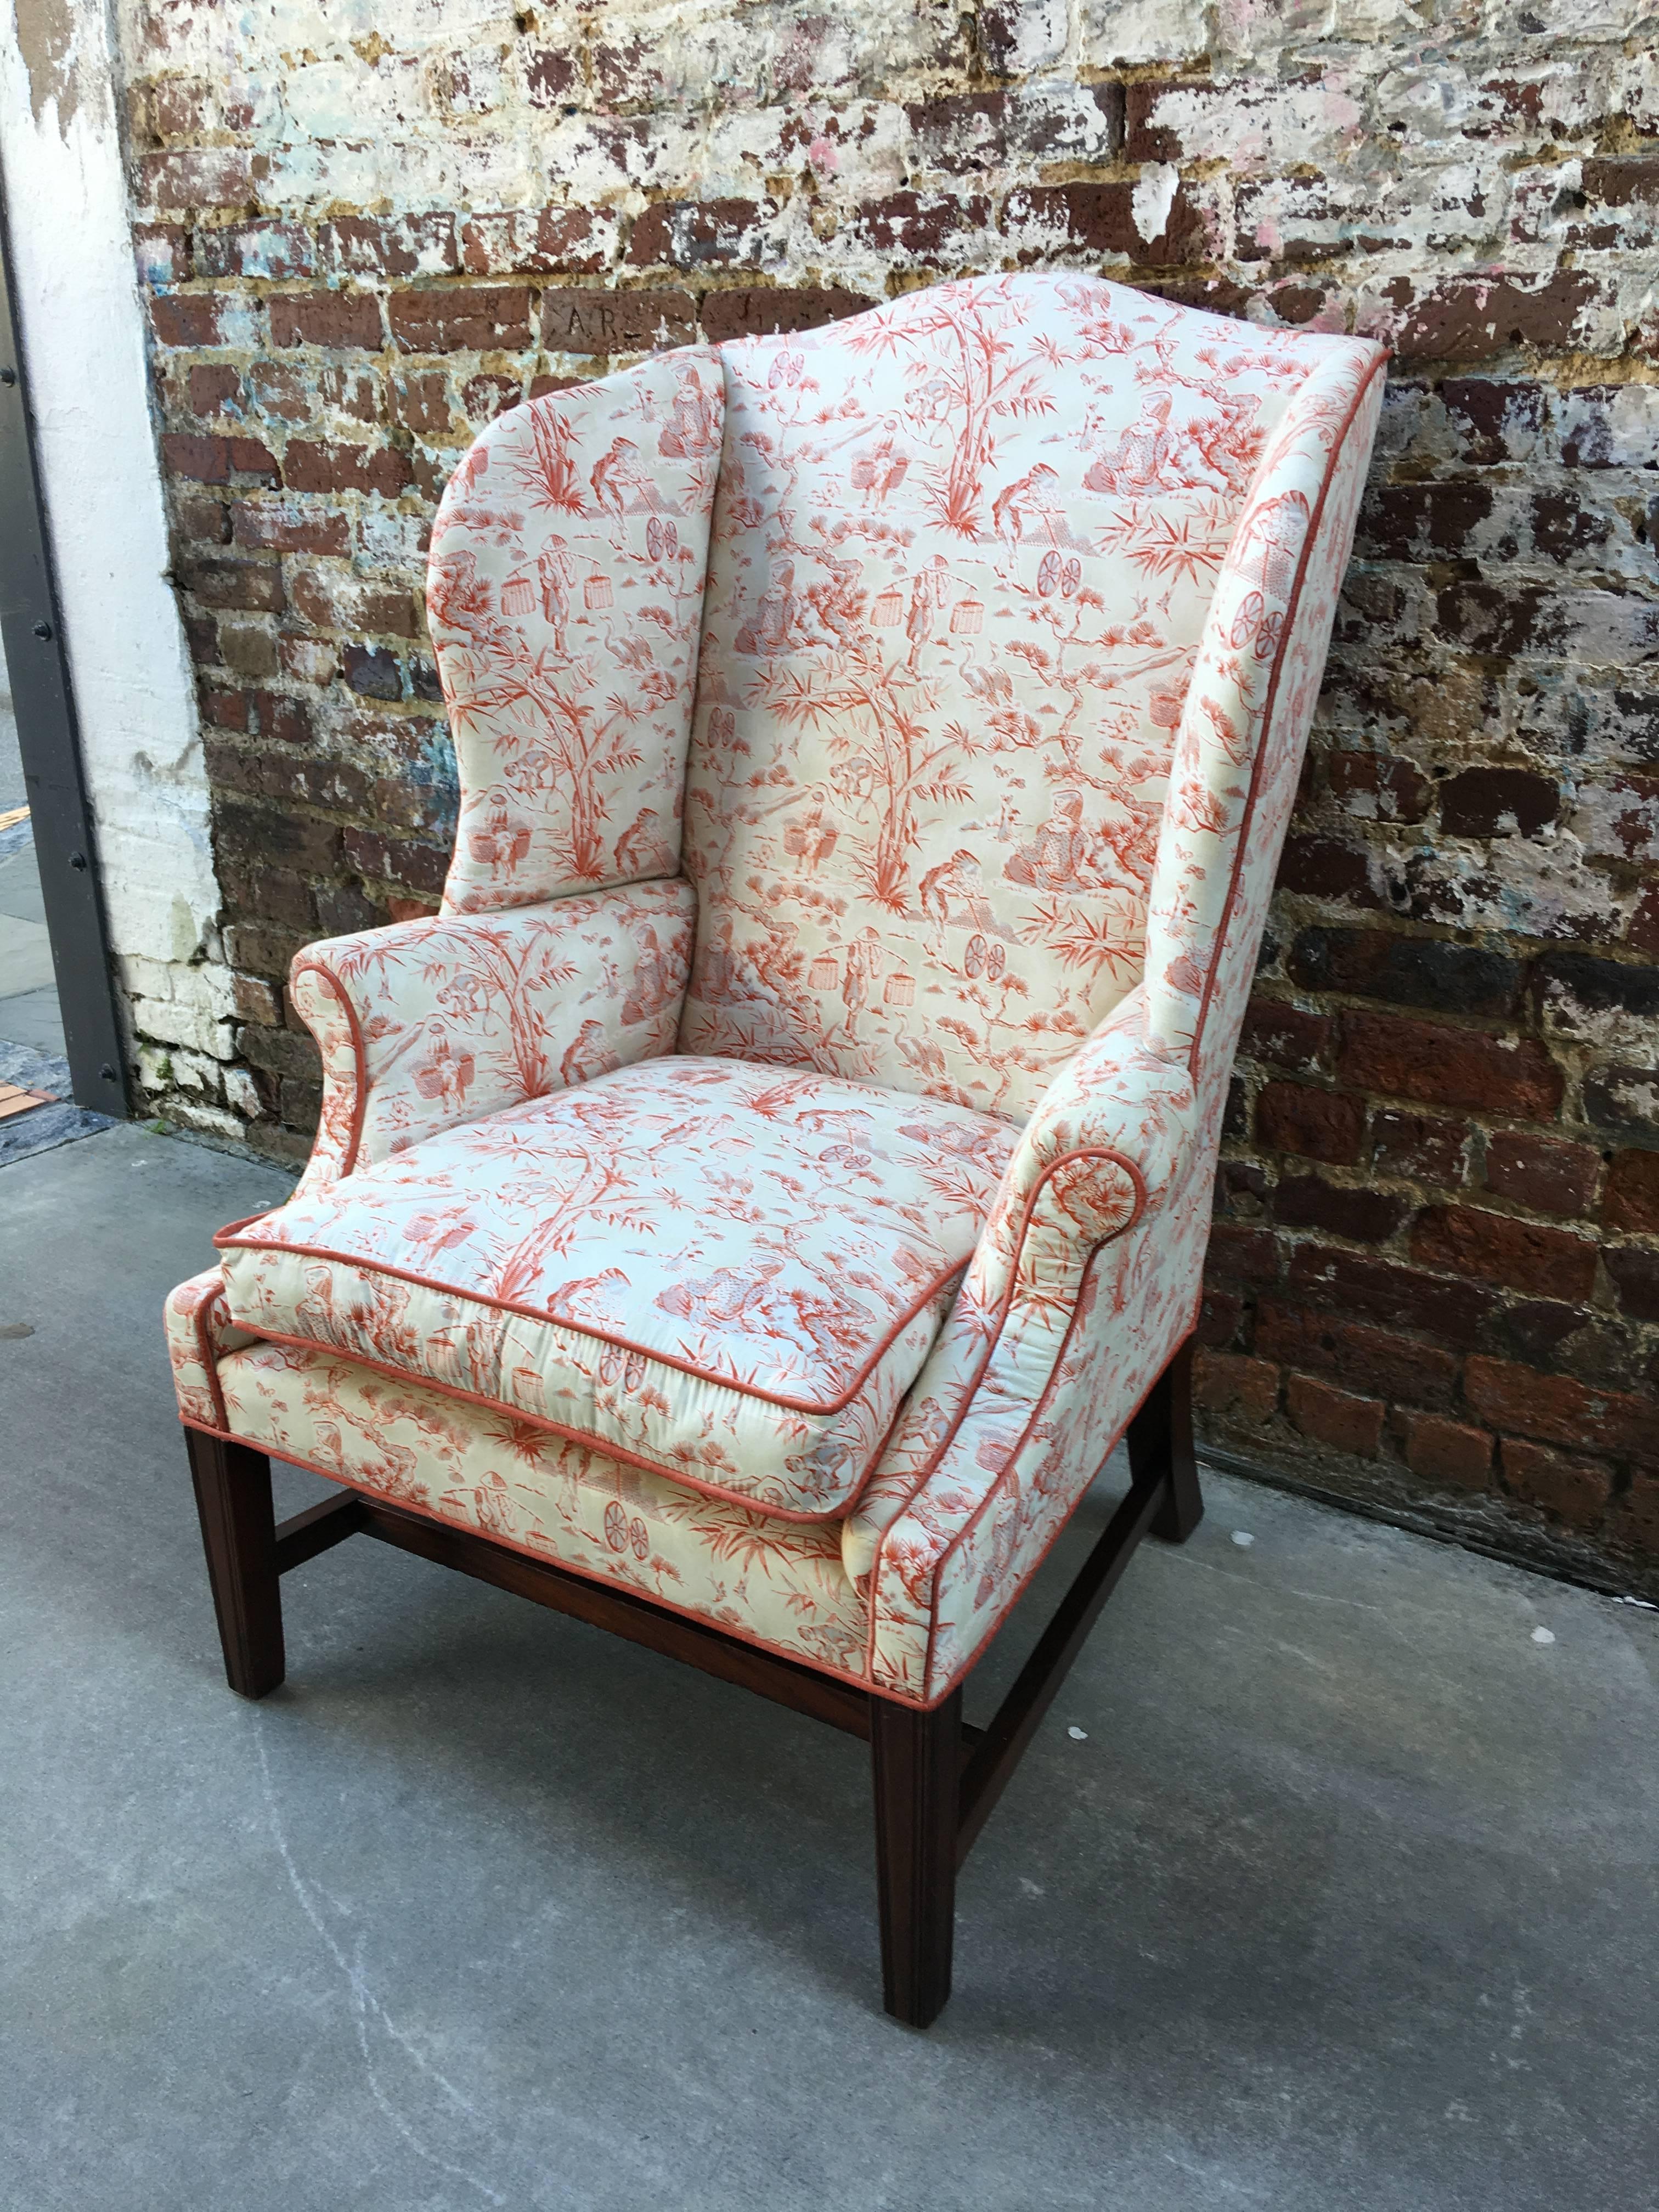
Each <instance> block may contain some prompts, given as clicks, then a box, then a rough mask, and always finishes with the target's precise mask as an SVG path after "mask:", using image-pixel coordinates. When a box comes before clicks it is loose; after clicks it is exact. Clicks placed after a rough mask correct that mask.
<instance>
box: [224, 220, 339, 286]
mask: <svg viewBox="0 0 1659 2212" xmlns="http://www.w3.org/2000/svg"><path fill="white" fill-rule="evenodd" d="M195 245H196V266H197V270H198V272H199V273H200V274H201V275H202V276H263V277H266V278H269V279H270V281H272V282H273V283H280V282H281V281H283V279H284V278H287V277H292V276H310V275H311V273H312V271H313V269H314V268H315V267H316V255H315V253H314V252H313V248H312V243H311V234H310V233H309V232H308V231H307V229H306V228H304V226H303V225H302V224H301V223H297V222H234V223H228V224H225V225H223V226H222V227H221V228H217V229H203V230H198V231H197V233H196V237H195Z"/></svg>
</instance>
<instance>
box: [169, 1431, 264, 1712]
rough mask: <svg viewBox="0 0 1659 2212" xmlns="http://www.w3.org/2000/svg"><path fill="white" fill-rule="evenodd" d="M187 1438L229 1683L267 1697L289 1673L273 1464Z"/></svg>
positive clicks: (241, 1450) (215, 1442) (221, 1443)
mask: <svg viewBox="0 0 1659 2212" xmlns="http://www.w3.org/2000/svg"><path fill="white" fill-rule="evenodd" d="M185 1441H186V1443H188V1445H189V1447H190V1472H191V1480H192V1481H193V1482H194V1483H195V1485H196V1510H197V1513H198V1514H199V1515H200V1516H201V1520H202V1545H203V1548H204V1551H205V1552H206V1553H207V1568H208V1581H209V1582H210V1583H211V1585H212V1588H213V1610H214V1612H215V1613H216V1614H217V1616H218V1620H219V1641H220V1643H221V1644H222V1645H223V1647H224V1654H225V1674H226V1678H227V1679H228V1681H229V1683H230V1686H231V1688H232V1689H233V1690H237V1691H240V1693H241V1694H242V1696H243V1697H245V1698H263V1697H264V1694H265V1692H266V1691H267V1690H274V1689H275V1688H276V1685H277V1684H278V1683H279V1682H280V1681H281V1680H282V1679H283V1674H284V1673H285V1672H286V1671H287V1661H286V1658H285V1656H284V1654H283V1600H282V1589H281V1583H280V1582H279V1580H278V1577H277V1572H276V1516H275V1512H274V1510H273V1507H272V1504H271V1497H270V1461H269V1460H268V1459H267V1458H266V1456H265V1455H264V1452H258V1451H252V1450H250V1449H249V1448H248V1447H247V1445H246V1444H235V1443H226V1442H225V1440H224V1439H223V1438H222V1437H204V1435H203V1434H202V1432H201V1431H200V1430H199V1429H186V1430H185Z"/></svg>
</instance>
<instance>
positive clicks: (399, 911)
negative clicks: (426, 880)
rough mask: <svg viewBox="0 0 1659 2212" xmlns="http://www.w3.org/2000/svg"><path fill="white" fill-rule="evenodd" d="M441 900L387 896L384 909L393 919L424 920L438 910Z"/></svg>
mask: <svg viewBox="0 0 1659 2212" xmlns="http://www.w3.org/2000/svg"><path fill="white" fill-rule="evenodd" d="M440 905H441V902H440V901H439V900H437V899H429V898H389V899H388V900H387V901H386V912H387V913H388V914H389V915H391V916H392V920H393V921H426V920H427V919H428V917H429V916H430V915H435V914H436V913H437V912H438V910H439V907H440Z"/></svg>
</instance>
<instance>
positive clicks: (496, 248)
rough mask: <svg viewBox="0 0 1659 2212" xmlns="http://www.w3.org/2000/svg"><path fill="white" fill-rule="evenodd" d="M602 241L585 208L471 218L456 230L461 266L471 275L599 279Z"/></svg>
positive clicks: (545, 209)
mask: <svg viewBox="0 0 1659 2212" xmlns="http://www.w3.org/2000/svg"><path fill="white" fill-rule="evenodd" d="M461 265H462V267H463V268H464V269H465V270H466V272H467V274H468V276H598V275H599V271H600V270H602V269H603V268H604V267H605V251H604V240H603V236H602V234H601V233H600V232H599V228H598V226H597V223H596V220H595V218H594V216H592V214H591V213H590V212H589V210H587V209H586V208H542V209H538V210H534V211H533V212H532V211H531V210H526V211H525V212H524V213H522V214H511V215H478V216H470V217H469V218H468V219H467V221H466V222H465V223H463V224H462V226H461Z"/></svg>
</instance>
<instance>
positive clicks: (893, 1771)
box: [870, 1690, 962, 2027]
mask: <svg viewBox="0 0 1659 2212" xmlns="http://www.w3.org/2000/svg"><path fill="white" fill-rule="evenodd" d="M870 1723H871V1725H870V1748H871V1752H872V1755H873V1757H872V1763H873V1766H874V1771H875V1784H876V1881H877V1887H878V1892H879V1894H880V1905H881V1978H882V1994H883V1997H884V2002H885V2003H886V2007H887V2009H888V2011H889V2012H890V2013H891V2014H892V2015H893V2017H894V2018H895V2019H896V2020H902V2021H904V2022H905V2023H906V2024H907V2026H908V2027H932V2026H933V2022H934V2021H936V2020H937V2019H938V2018H939V2014H940V2013H941V2012H942V2011H943V2009H944V2008H945V1999H946V1998H947V1997H948V1996H950V1994H951V1944H952V1941H953V1939H954V1936H955V1932H956V1911H957V1778H958V1776H959V1774H960V1772H961V1769H962V1692H961V1691H960V1690H957V1691H954V1692H952V1693H951V1696H950V1697H948V1698H947V1699H945V1703H944V1704H943V1705H939V1706H938V1707H936V1708H935V1710H934V1711H933V1712H931V1713H922V1712H917V1711H915V1710H914V1708H912V1707H910V1706H908V1705H892V1704H890V1703H889V1702H888V1700H887V1699H885V1698H872V1699H871V1700H870Z"/></svg>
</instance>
